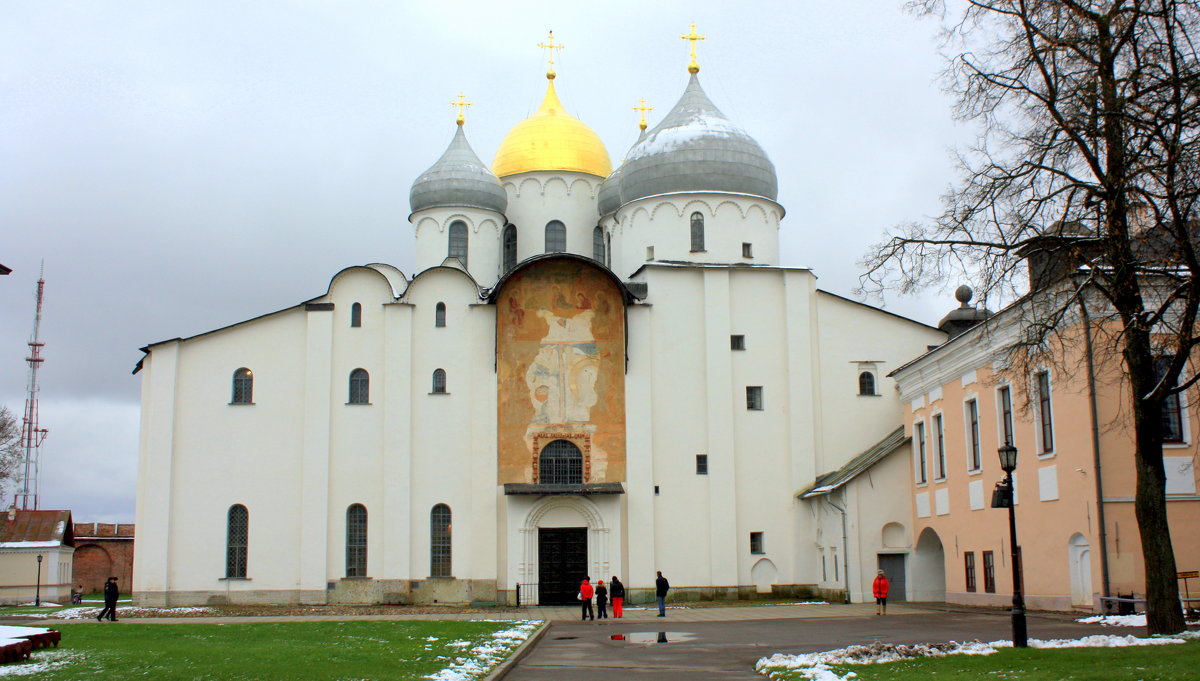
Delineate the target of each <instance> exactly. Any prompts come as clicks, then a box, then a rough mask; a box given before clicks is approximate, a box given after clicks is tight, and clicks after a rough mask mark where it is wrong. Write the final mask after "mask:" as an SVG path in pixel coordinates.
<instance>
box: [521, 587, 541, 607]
mask: <svg viewBox="0 0 1200 681" xmlns="http://www.w3.org/2000/svg"><path fill="white" fill-rule="evenodd" d="M523 605H538V585H537V584H536V583H529V584H522V583H520V582H517V607H518V608H519V607H521V606H523Z"/></svg>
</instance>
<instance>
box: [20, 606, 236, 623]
mask: <svg viewBox="0 0 1200 681" xmlns="http://www.w3.org/2000/svg"><path fill="white" fill-rule="evenodd" d="M195 612H212V608H207V607H185V608H132V607H129V608H117V617H118V618H119V617H124V616H127V615H143V616H153V615H186V614H189V613H195ZM99 614H100V608H90V607H87V606H84V607H80V608H67V609H66V610H59V611H58V612H51V613H46V614H45V615H43V617H51V618H54V619H60V620H84V619H96V615H99Z"/></svg>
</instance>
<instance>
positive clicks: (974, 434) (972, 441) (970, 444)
mask: <svg viewBox="0 0 1200 681" xmlns="http://www.w3.org/2000/svg"><path fill="white" fill-rule="evenodd" d="M963 421H964V425H965V426H966V431H967V470H969V471H977V470H979V468H980V466H981V465H982V460H981V459H980V451H979V449H980V447H979V402H978V401H977V400H976V399H975V398H971V399H969V400H967V402H966V404H965V405H964V407H963Z"/></svg>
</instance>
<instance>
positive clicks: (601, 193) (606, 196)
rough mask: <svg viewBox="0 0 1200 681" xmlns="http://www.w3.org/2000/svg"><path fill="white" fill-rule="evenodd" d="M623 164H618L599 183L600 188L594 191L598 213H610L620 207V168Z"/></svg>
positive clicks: (602, 214)
mask: <svg viewBox="0 0 1200 681" xmlns="http://www.w3.org/2000/svg"><path fill="white" fill-rule="evenodd" d="M623 167H624V166H618V167H617V169H616V170H614V171H612V174H611V175H609V176H608V179H606V180H604V182H602V183H601V184H600V189H599V190H598V191H597V192H596V207H597V208H599V209H600V215H601V216H605V215H612V214H613V213H615V212H617V209H618V208H620V207H621V169H622V168H623Z"/></svg>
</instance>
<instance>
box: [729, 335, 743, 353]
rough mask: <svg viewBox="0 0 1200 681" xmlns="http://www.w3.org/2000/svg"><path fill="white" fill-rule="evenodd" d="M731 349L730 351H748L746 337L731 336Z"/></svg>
mask: <svg viewBox="0 0 1200 681" xmlns="http://www.w3.org/2000/svg"><path fill="white" fill-rule="evenodd" d="M729 349H730V350H745V349H746V337H745V336H741V335H738V336H730V337H729Z"/></svg>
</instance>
